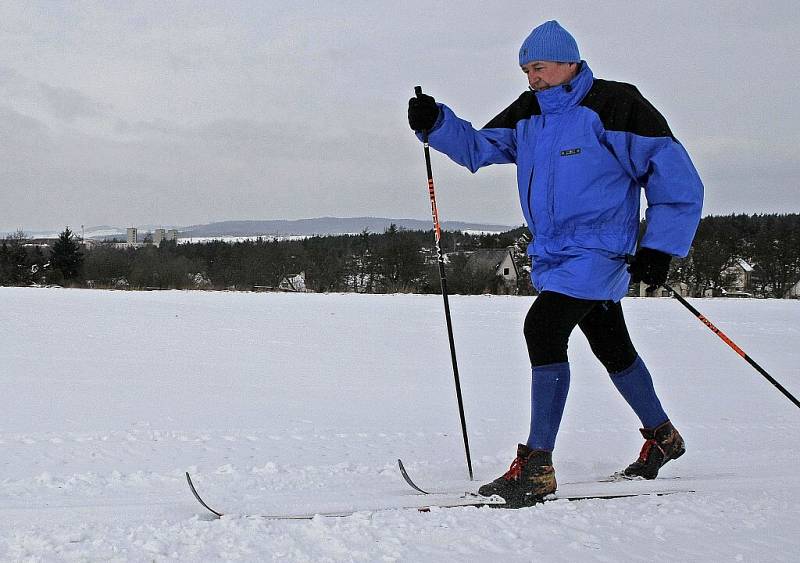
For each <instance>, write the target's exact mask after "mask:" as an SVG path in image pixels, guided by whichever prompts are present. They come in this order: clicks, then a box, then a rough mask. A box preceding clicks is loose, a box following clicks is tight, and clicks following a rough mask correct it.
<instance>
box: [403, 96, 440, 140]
mask: <svg viewBox="0 0 800 563" xmlns="http://www.w3.org/2000/svg"><path fill="white" fill-rule="evenodd" d="M437 119H439V106H437V105H436V100H434V99H433V97H432V96H429V95H427V94H420V95H418V96H417V97H416V98H411V99H410V100H408V124H409V125H410V126H411V128H412V129H413V130H414V131H429V130H430V129H431V128H432V127H433V126H434V124H436V120H437Z"/></svg>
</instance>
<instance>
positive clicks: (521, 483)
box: [478, 444, 556, 508]
mask: <svg viewBox="0 0 800 563" xmlns="http://www.w3.org/2000/svg"><path fill="white" fill-rule="evenodd" d="M555 491H556V473H555V470H554V469H553V454H552V453H550V452H546V451H543V450H532V449H530V448H529V447H528V446H526V445H525V444H519V445H518V446H517V457H516V459H515V460H514V461H513V462H512V463H511V467H510V468H509V470H508V471H507V472H506V473H505V474H504V475H502V476H500V477H498V478H497V479H495V480H494V481H492V482H491V483H487V484H486V485H483V486H482V487H481V488H480V489H478V494H480V495H483V496H487V497H489V496H492V495H498V496H500V497H502V498H503V500H505V501H506V503H505V504H504V505H500V506H501V507H502V508H522V507H524V506H532V505H534V504H536V503H539V502H542V501H543V500H544V497H545V496H547V495H549V494H552V493H554V492H555Z"/></svg>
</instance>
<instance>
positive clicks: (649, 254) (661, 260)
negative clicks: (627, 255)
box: [628, 247, 672, 287]
mask: <svg viewBox="0 0 800 563" xmlns="http://www.w3.org/2000/svg"><path fill="white" fill-rule="evenodd" d="M671 261H672V256H670V255H669V254H667V253H665V252H661V251H660V250H655V249H653V248H647V247H642V248H640V249H639V250H638V251H637V252H636V256H634V257H633V261H632V262H631V263H630V265H629V266H628V271H629V272H630V273H631V283H639V282H644V283H646V284H647V285H649V286H651V287H652V286H654V285H655V286H659V285H664V284H665V283H667V274H668V273H669V263H670V262H671Z"/></svg>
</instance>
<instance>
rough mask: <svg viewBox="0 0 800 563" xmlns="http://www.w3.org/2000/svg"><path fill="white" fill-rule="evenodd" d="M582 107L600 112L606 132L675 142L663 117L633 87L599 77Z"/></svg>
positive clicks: (583, 101) (598, 113) (584, 99)
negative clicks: (619, 132)
mask: <svg viewBox="0 0 800 563" xmlns="http://www.w3.org/2000/svg"><path fill="white" fill-rule="evenodd" d="M581 105H582V106H584V107H587V108H589V109H591V110H592V111H594V112H595V113H597V115H598V116H600V121H602V122H603V126H604V127H605V128H606V130H607V131H626V132H628V133H634V134H636V135H641V136H643V137H671V138H672V139H673V140H674V139H675V137H674V136H673V135H672V131H670V128H669V125H667V120H666V119H664V116H663V115H661V114H660V113H659V112H658V110H657V109H656V108H655V107H654V106H653V104H651V103H650V102H648V101H647V99H646V98H645V97H644V96H642V94H641V93H640V92H639V90H638V89H637V88H636V86H634V85H632V84H626V83H624V82H613V81H611V80H601V79H599V78H596V79H595V80H594V84H592V87H591V88H590V89H589V92H588V93H587V94H586V96H585V97H584V98H583V100H582V101H581Z"/></svg>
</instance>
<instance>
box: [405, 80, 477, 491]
mask: <svg viewBox="0 0 800 563" xmlns="http://www.w3.org/2000/svg"><path fill="white" fill-rule="evenodd" d="M414 94H416V95H417V97H419V96H420V95H421V94H422V86H416V87H415V88H414ZM422 146H423V149H424V151H425V166H426V168H427V170H428V194H429V195H430V198H431V216H432V217H433V234H434V238H435V239H436V254H437V255H438V257H439V282H440V284H441V286H442V298H443V299H444V317H445V319H446V321H447V338H448V339H449V341H450V360H451V361H452V363H453V376H454V377H455V382H456V397H457V398H458V414H459V416H460V417H461V433H462V434H463V435H464V450H465V451H466V453H467V469H468V470H469V480H470V481H472V459H471V457H470V455H469V438H468V437H467V421H466V419H465V418H464V401H463V399H462V398H461V381H460V379H459V377H458V362H457V361H456V345H455V341H454V340H453V323H452V321H451V320H450V301H449V300H448V298H447V278H446V276H445V272H444V254H443V253H442V245H441V239H442V229H441V226H440V224H439V210H438V208H437V207H436V193H435V192H434V189H433V170H432V169H431V151H430V146H429V145H428V131H423V132H422Z"/></svg>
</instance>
